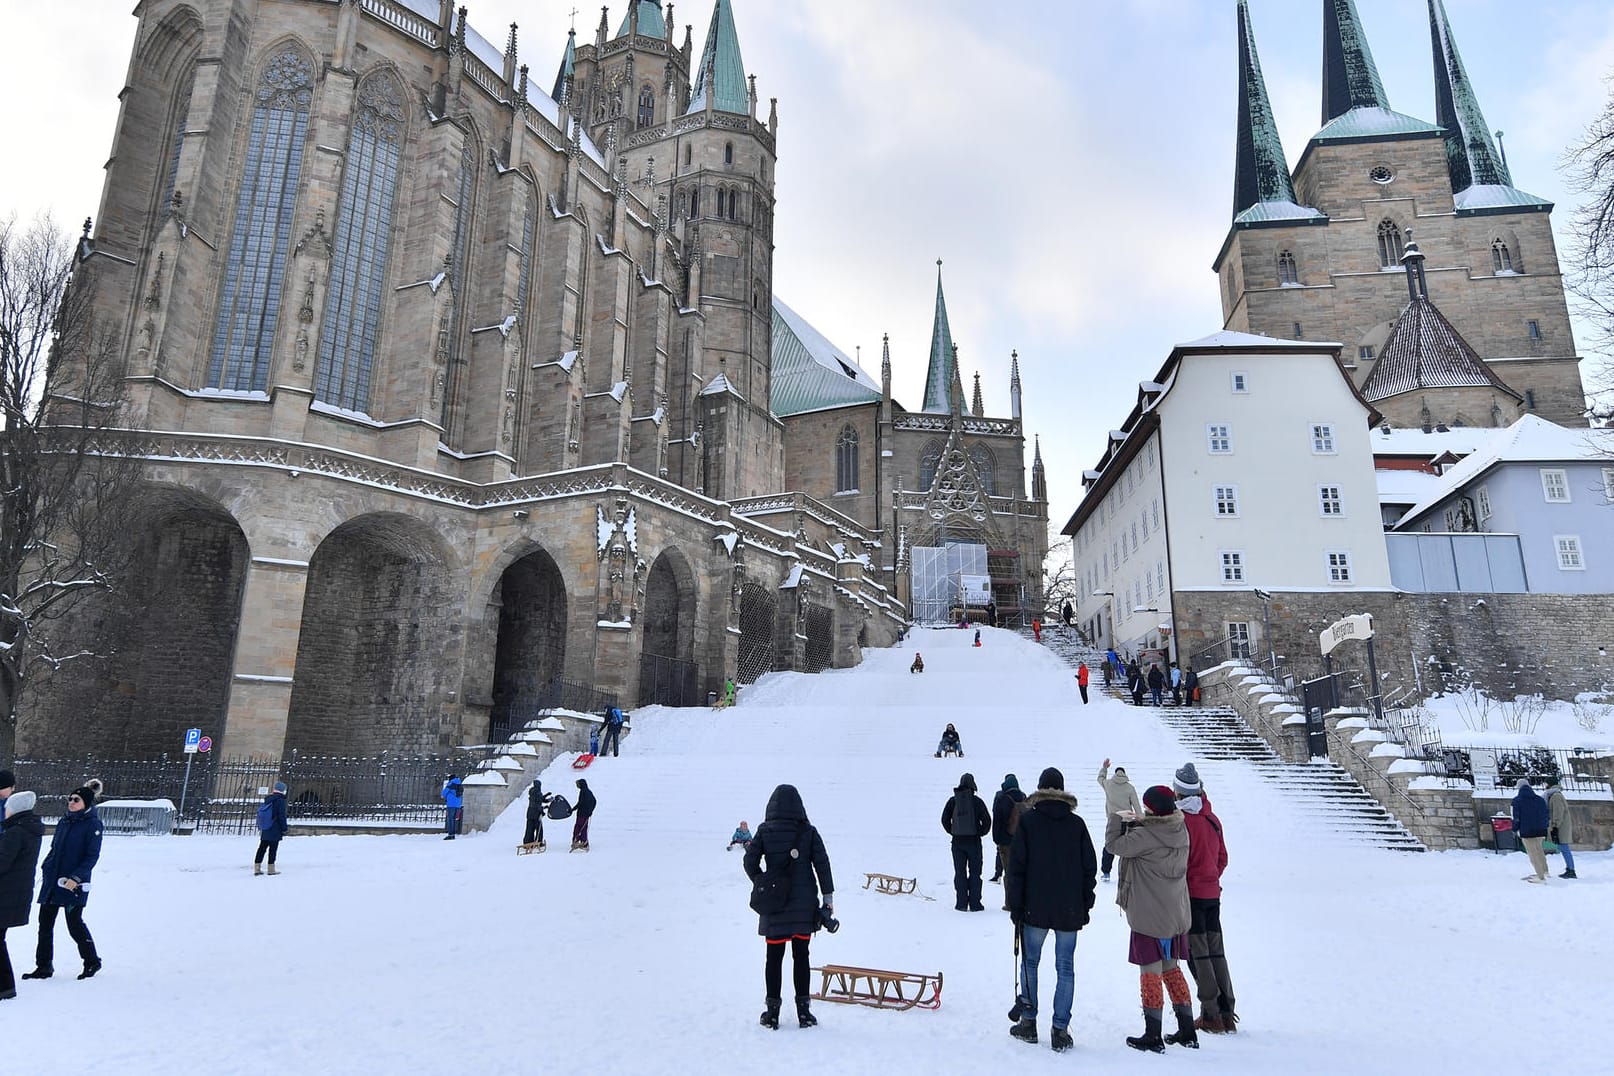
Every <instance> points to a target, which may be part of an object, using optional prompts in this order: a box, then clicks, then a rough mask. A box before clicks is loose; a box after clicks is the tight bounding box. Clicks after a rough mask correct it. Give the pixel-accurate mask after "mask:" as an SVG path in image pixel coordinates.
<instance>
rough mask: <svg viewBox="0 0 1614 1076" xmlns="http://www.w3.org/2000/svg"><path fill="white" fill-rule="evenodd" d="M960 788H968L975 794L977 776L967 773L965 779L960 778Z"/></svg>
mask: <svg viewBox="0 0 1614 1076" xmlns="http://www.w3.org/2000/svg"><path fill="white" fill-rule="evenodd" d="M958 787H959V788H961V789H964V788H967V789H969V790H970V791H971V792H974V791H975V775H974V774H973V773H966V774H965V775H964V776H963V777H960V778H959V779H958Z"/></svg>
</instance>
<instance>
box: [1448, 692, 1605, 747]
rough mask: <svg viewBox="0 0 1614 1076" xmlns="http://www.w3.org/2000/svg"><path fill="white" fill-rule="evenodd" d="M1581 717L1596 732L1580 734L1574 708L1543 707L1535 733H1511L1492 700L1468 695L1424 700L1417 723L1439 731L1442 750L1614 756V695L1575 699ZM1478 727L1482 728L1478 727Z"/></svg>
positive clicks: (1560, 705) (1567, 705)
mask: <svg viewBox="0 0 1614 1076" xmlns="http://www.w3.org/2000/svg"><path fill="white" fill-rule="evenodd" d="M1579 703H1580V710H1581V713H1583V714H1594V715H1597V716H1598V717H1599V718H1600V720H1599V721H1598V722H1597V723H1598V727H1597V728H1595V729H1589V728H1585V727H1583V726H1582V725H1581V724H1580V717H1579V716H1577V714H1576V712H1575V711H1576V705H1575V703H1569V702H1553V701H1549V702H1547V703H1546V704H1545V709H1544V710H1543V712H1542V713H1541V716H1540V719H1539V721H1538V722H1537V723H1536V727H1535V731H1533V732H1527V731H1519V732H1510V731H1508V729H1507V727H1506V725H1507V723H1506V716H1507V715H1506V714H1505V713H1504V712H1503V708H1502V707H1501V706H1499V705H1498V704H1497V702H1496V700H1493V699H1487V698H1485V697H1483V696H1480V695H1477V694H1474V693H1470V692H1463V693H1456V692H1453V693H1448V694H1445V695H1436V696H1434V697H1432V698H1429V699H1426V700H1424V702H1423V703H1421V704H1420V706H1419V711H1420V715H1419V716H1421V717H1423V718H1424V720H1426V721H1427V722H1428V723H1429V724H1430V725H1432V726H1434V727H1435V728H1437V729H1439V730H1440V739H1441V742H1442V743H1444V744H1445V745H1446V746H1447V747H1465V748H1466V747H1500V748H1516V747H1551V748H1554V749H1557V750H1567V751H1573V750H1575V749H1576V748H1580V749H1582V750H1586V751H1597V752H1602V751H1614V694H1610V695H1607V696H1597V695H1594V694H1592V693H1587V694H1585V695H1582V696H1580V699H1579ZM1481 726H1483V727H1481Z"/></svg>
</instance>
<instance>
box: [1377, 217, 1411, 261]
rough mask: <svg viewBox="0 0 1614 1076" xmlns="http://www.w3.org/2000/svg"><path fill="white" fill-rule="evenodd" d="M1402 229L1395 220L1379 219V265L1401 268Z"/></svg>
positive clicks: (1402, 250) (1402, 251) (1402, 249)
mask: <svg viewBox="0 0 1614 1076" xmlns="http://www.w3.org/2000/svg"><path fill="white" fill-rule="evenodd" d="M1404 252H1405V251H1404V248H1403V247H1402V245H1401V229H1400V228H1399V227H1397V226H1396V223H1395V221H1393V220H1381V221H1379V265H1380V266H1382V267H1383V268H1385V269H1399V268H1400V267H1401V255H1402V254H1403V253H1404Z"/></svg>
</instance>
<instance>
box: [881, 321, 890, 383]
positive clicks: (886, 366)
mask: <svg viewBox="0 0 1614 1076" xmlns="http://www.w3.org/2000/svg"><path fill="white" fill-rule="evenodd" d="M880 387H881V388H882V389H884V391H885V394H886V395H887V396H889V395H891V334H890V333H886V334H885V335H884V336H882V337H881V338H880Z"/></svg>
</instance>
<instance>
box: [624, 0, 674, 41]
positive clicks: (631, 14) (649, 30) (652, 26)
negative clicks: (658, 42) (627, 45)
mask: <svg viewBox="0 0 1614 1076" xmlns="http://www.w3.org/2000/svg"><path fill="white" fill-rule="evenodd" d="M636 18H637V20H638V22H637V27H636V26H635V21H634V20H635V19H636ZM630 30H635V31H636V32H637V33H638V34H639V36H640V37H666V36H667V20H666V19H665V18H664V17H663V16H662V14H661V0H628V10H627V13H626V14H625V15H623V16H622V25H621V26H619V27H617V31H616V36H617V37H621V36H623V35H624V34H626V33H627V32H628V31H630Z"/></svg>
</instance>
